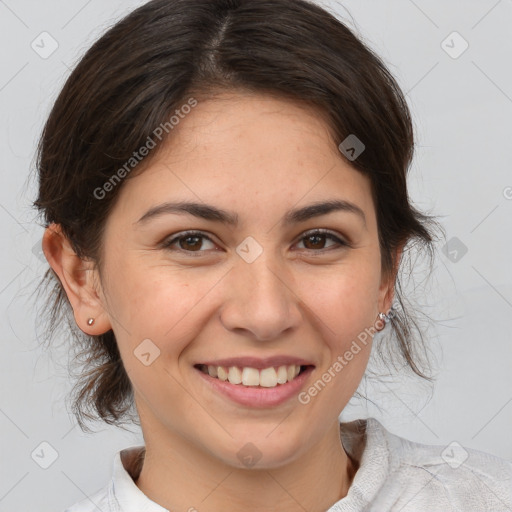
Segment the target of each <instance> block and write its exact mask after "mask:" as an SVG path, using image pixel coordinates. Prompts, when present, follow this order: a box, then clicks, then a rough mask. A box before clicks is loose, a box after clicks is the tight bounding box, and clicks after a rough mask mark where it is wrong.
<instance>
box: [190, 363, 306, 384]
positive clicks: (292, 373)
mask: <svg viewBox="0 0 512 512" xmlns="http://www.w3.org/2000/svg"><path fill="white" fill-rule="evenodd" d="M194 368H196V369H197V370H199V371H201V372H202V373H204V374H206V375H208V376H210V377H211V378H213V379H217V380H219V381H224V382H228V383H229V384H233V385H235V386H240V387H252V388H276V387H279V386H282V385H285V384H287V383H289V382H292V381H294V380H295V379H296V378H297V377H299V376H300V375H302V374H303V373H305V372H307V371H308V370H309V369H313V368H314V366H313V365H298V364H289V365H280V366H269V367H266V368H254V367H250V366H243V367H242V366H221V365H219V366H217V365H211V364H196V365H194Z"/></svg>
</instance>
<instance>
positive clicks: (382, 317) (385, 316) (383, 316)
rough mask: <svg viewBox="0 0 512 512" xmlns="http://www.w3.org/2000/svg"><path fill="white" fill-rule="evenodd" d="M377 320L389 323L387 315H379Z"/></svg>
mask: <svg viewBox="0 0 512 512" xmlns="http://www.w3.org/2000/svg"><path fill="white" fill-rule="evenodd" d="M379 318H380V319H381V320H382V321H383V322H384V323H387V322H388V321H389V317H388V315H386V313H379Z"/></svg>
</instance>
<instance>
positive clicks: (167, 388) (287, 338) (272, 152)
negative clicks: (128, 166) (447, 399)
mask: <svg viewBox="0 0 512 512" xmlns="http://www.w3.org/2000/svg"><path fill="white" fill-rule="evenodd" d="M160 149H161V151H160V152H159V154H158V156H157V158H156V159H155V160H153V161H152V162H151V164H150V165H149V166H148V167H147V169H144V170H143V172H140V173H139V174H138V175H135V174H134V175H133V176H131V177H130V179H128V180H126V182H125V183H124V184H123V186H122V190H121V191H120V196H119V198H118V202H117V203H116V205H115V207H114V209H113V211H112V212H111V214H110V216H109V218H108V222H107V224H106V229H105V232H104V246H103V254H104V267H103V269H102V273H101V279H102V280H101V293H100V298H101V306H102V308H103V313H101V314H100V315H98V316H99V317H100V318H101V319H102V320H100V323H101V322H105V323H104V324H103V325H107V323H108V324H109V325H110V326H111V327H112V328H113V330H114V333H115V336H116V339H117V341H118V344H119V349H120V352H121V356H122V360H123V363H124V365H125V368H126V370H127V372H128V375H129V378H130V380H131V382H132V384H133V386H134V390H135V399H136V405H137V409H138V411H139V414H140V417H141V424H142V429H143V432H144V436H145V440H146V444H149V443H151V442H155V443H156V442H157V441H156V440H157V439H158V440H160V441H162V440H163V439H167V440H174V441H175V442H176V441H177V440H181V442H183V443H185V444H187V445H188V446H189V447H191V449H193V450H197V451H198V453H199V452H200V453H203V454H207V456H209V457H212V458H213V459H215V460H220V461H222V462H224V463H226V464H229V465H232V466H237V467H240V466H241V459H240V450H241V448H242V447H244V446H246V444H247V443H248V442H251V443H252V444H253V445H254V446H255V447H256V448H257V450H258V451H259V453H260V455H259V456H260V457H261V459H260V463H259V464H260V465H261V466H264V467H268V468H270V467H277V466H279V465H282V464H284V463H286V462H289V461H292V460H294V459H296V458H298V457H300V456H301V454H304V453H306V452H307V450H311V449H312V447H313V446H315V445H318V444H319V443H321V440H322V439H324V438H325V437H326V435H327V433H328V431H329V430H330V429H332V428H333V425H335V424H336V422H337V419H338V416H339V414H340V412H341V411H342V409H343V408H344V407H345V405H346V404H347V402H348V401H349V399H350V398H351V396H352V395H353V393H354V392H355V390H356V388H357V387H358V385H359V382H360V380H361V378H362V376H363V373H364V370H365V368H366V365H367V361H368V357H369V354H370V348H371V336H370V337H369V338H368V339H367V341H366V342H365V343H363V342H361V333H363V332H365V329H368V328H369V327H371V326H373V325H374V324H375V322H376V318H377V315H378V312H379V311H387V309H388V308H389V305H390V301H391V298H392V295H391V294H392V285H391V284H390V283H388V282H387V281H386V280H385V279H384V276H383V274H382V273H381V254H380V250H379V245H378V233H377V222H376V217H375V209H374V205H373V202H372V197H371V189H370V181H369V179H368V178H366V177H365V176H363V175H362V174H361V173H359V172H358V171H356V170H355V169H353V168H352V167H351V166H350V165H349V164H348V163H347V162H346V161H344V160H343V158H342V156H341V154H340V153H339V151H338V149H337V146H336V144H335V142H333V141H332V140H331V139H330V137H329V135H328V131H327V126H326V125H325V122H324V121H323V120H322V119H321V118H320V117H319V116H318V115H316V114H315V112H313V111H311V110H306V109H305V108H304V107H301V106H299V105H298V104H295V103H292V102H289V101H285V100H278V99H274V98H270V97H265V96H259V95H242V94H240V95H238V94H237V95H232V96H227V95H223V96H220V97H218V98H215V99H212V100H208V101H203V102H201V101H199V103H198V104H197V106H196V107H195V108H193V109H192V111H191V112H190V114H188V115H187V116H186V117H184V118H183V119H181V120H180V122H179V125H178V126H177V127H175V129H174V131H173V137H172V140H169V141H168V142H166V145H165V147H162V148H160ZM327 201H332V202H334V201H339V202H340V203H339V204H341V205H343V204H344V203H343V202H345V207H341V208H333V209H331V210H328V209H326V208H323V209H322V208H321V207H320V208H317V209H316V210H315V209H312V208H310V209H308V208H307V207H309V206H311V205H313V204H317V203H325V202H327ZM189 202H190V203H198V204H199V206H200V208H199V207H196V208H188V211H186V210H187V208H185V209H183V210H179V209H177V208H176V205H174V207H170V206H168V207H167V208H163V209H160V210H153V214H151V213H149V214H148V212H151V211H152V209H155V207H160V206H162V205H163V204H165V203H189ZM348 203H350V205H349V206H347V204H348ZM207 205H208V207H209V208H210V209H207V208H206V206H207ZM213 209H215V210H219V211H220V213H219V212H217V213H215V211H214V210H213ZM293 212H295V215H293ZM141 219H142V220H141ZM188 231H193V233H191V234H190V233H188V234H187V232H188ZM90 316H94V315H90ZM358 336H359V338H358ZM354 342H356V346H357V347H358V350H357V349H355V348H354ZM347 352H351V354H352V357H350V354H348V355H347ZM336 362H338V364H336ZM294 365H296V367H297V368H299V369H297V370H296V369H295V366H294ZM340 366H341V369H340ZM218 367H221V368H223V369H220V370H219V369H218ZM230 367H237V368H240V370H241V372H242V377H243V378H244V379H245V382H247V383H253V385H252V386H251V385H244V384H243V382H242V383H239V384H235V383H231V382H230V381H232V382H237V378H238V379H239V378H240V374H239V372H238V370H236V369H230ZM244 367H246V369H245V370H244ZM280 367H281V368H280ZM282 367H284V370H283V368H282ZM272 368H273V369H272ZM263 369H265V370H263ZM208 371H210V373H211V374H212V375H211V376H210V375H206V373H205V372H208ZM297 371H300V372H301V373H299V375H298V376H295V373H297ZM224 372H226V373H228V380H227V381H225V380H223V379H224V378H225V377H226V375H225V374H224ZM215 375H217V376H216V377H215ZM329 377H330V378H329ZM258 378H259V379H260V380H259V381H258V382H260V386H259V387H256V385H254V384H255V382H256V381H255V380H252V379H258ZM276 379H279V381H280V382H281V383H277V384H276ZM289 379H290V380H289ZM288 380H289V381H288ZM319 380H320V381H321V384H318V381H319ZM283 381H284V382H286V383H283ZM315 383H317V385H316V388H315V386H314V385H315ZM315 389H316V392H315ZM245 449H247V447H246V448H245ZM242 453H243V451H242Z"/></svg>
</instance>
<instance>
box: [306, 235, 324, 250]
mask: <svg viewBox="0 0 512 512" xmlns="http://www.w3.org/2000/svg"><path fill="white" fill-rule="evenodd" d="M322 238H324V235H310V236H308V237H307V239H308V240H316V241H317V242H316V243H315V242H313V245H317V244H320V245H322V242H321V241H319V240H321V239H322ZM320 248H321V247H320Z"/></svg>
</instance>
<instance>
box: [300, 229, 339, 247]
mask: <svg viewBox="0 0 512 512" xmlns="http://www.w3.org/2000/svg"><path fill="white" fill-rule="evenodd" d="M326 240H332V241H334V245H335V246H336V245H338V246H348V244H347V243H346V242H344V241H343V240H341V239H339V238H338V237H337V236H335V235H334V234H332V233H331V232H330V231H323V230H315V231H312V232H309V233H307V234H306V235H305V236H303V237H302V239H301V241H302V242H303V243H304V246H305V249H307V250H311V251H321V250H323V249H326V246H325V244H326ZM330 247H332V245H331V246H329V247H327V249H329V248H330Z"/></svg>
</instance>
